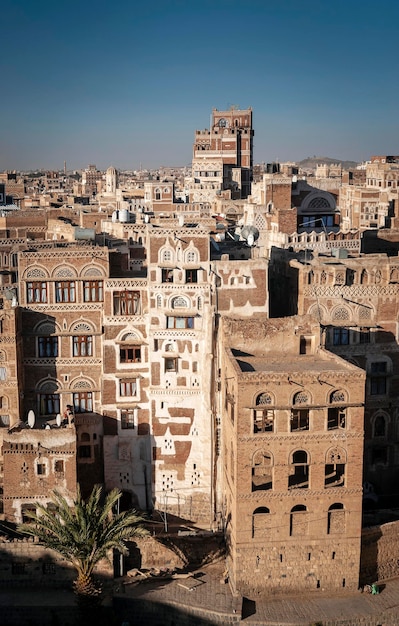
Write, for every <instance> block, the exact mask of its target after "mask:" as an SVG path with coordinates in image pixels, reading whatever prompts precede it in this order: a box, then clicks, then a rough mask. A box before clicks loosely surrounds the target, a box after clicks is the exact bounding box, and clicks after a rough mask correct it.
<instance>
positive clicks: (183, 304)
mask: <svg viewBox="0 0 399 626" xmlns="http://www.w3.org/2000/svg"><path fill="white" fill-rule="evenodd" d="M187 308H188V301H187V299H186V298H183V296H176V297H175V298H173V299H172V309H187Z"/></svg>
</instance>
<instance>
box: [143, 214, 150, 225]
mask: <svg viewBox="0 0 399 626" xmlns="http://www.w3.org/2000/svg"><path fill="white" fill-rule="evenodd" d="M144 221H145V223H146V224H148V222H149V221H150V216H149V215H144Z"/></svg>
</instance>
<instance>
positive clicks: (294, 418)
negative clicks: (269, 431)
mask: <svg viewBox="0 0 399 626" xmlns="http://www.w3.org/2000/svg"><path fill="white" fill-rule="evenodd" d="M292 403H293V405H294V407H293V408H292V409H291V420H290V425H291V432H295V431H297V430H309V409H308V408H304V407H303V408H299V406H300V405H304V404H308V403H309V397H308V394H307V393H306V392H304V391H299V392H298V393H296V394H295V395H294V397H293V399H292Z"/></svg>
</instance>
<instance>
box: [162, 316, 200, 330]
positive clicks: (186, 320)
mask: <svg viewBox="0 0 399 626" xmlns="http://www.w3.org/2000/svg"><path fill="white" fill-rule="evenodd" d="M167 328H194V318H193V317H174V316H169V317H168V318H167Z"/></svg>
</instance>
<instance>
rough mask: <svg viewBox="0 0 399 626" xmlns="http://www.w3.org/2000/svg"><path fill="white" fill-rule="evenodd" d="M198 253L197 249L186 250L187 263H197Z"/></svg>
mask: <svg viewBox="0 0 399 626" xmlns="http://www.w3.org/2000/svg"><path fill="white" fill-rule="evenodd" d="M197 262H198V253H197V252H196V251H195V250H188V252H186V263H197Z"/></svg>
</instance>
